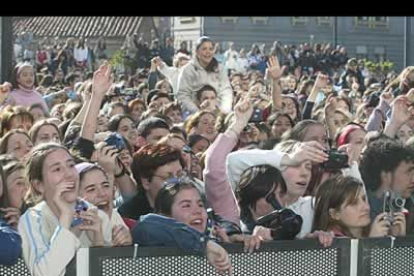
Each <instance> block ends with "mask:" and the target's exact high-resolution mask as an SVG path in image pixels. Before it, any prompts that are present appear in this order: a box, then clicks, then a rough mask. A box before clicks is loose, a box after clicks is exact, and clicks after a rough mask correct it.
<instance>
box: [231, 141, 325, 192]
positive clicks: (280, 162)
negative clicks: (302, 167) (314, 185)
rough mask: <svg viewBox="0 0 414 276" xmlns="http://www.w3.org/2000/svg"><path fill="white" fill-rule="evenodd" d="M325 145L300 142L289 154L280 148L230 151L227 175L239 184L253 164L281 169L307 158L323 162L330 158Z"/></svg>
mask: <svg viewBox="0 0 414 276" xmlns="http://www.w3.org/2000/svg"><path fill="white" fill-rule="evenodd" d="M324 149H325V148H324V146H323V145H321V144H320V143H318V142H316V141H310V142H305V143H300V146H299V147H297V148H296V150H295V151H294V152H293V153H291V154H287V153H284V152H281V151H279V150H274V149H273V150H260V149H253V150H242V151H237V152H233V153H230V154H229V155H228V157H227V163H226V167H227V175H228V177H229V180H230V182H231V184H232V186H233V189H235V187H236V186H237V183H238V182H239V180H240V176H241V175H242V173H243V172H244V171H245V170H246V169H248V168H250V167H253V166H259V165H269V166H272V167H275V168H277V169H279V170H284V169H286V167H288V166H297V165H298V164H300V163H302V162H303V161H305V160H311V161H313V162H316V163H322V162H324V161H327V160H328V155H327V154H326V153H325V152H324Z"/></svg>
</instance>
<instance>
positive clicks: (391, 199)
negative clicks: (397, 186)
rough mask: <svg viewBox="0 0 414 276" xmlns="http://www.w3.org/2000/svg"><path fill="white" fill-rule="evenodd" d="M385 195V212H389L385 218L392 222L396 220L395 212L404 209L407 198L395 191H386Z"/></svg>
mask: <svg viewBox="0 0 414 276" xmlns="http://www.w3.org/2000/svg"><path fill="white" fill-rule="evenodd" d="M383 197H384V201H383V212H384V213H387V215H386V217H385V219H386V220H388V221H389V222H390V223H391V224H392V223H393V222H394V213H399V212H402V211H403V209H404V205H405V199H403V198H402V197H400V196H398V195H397V194H396V193H395V192H393V191H385V192H384V196H383Z"/></svg>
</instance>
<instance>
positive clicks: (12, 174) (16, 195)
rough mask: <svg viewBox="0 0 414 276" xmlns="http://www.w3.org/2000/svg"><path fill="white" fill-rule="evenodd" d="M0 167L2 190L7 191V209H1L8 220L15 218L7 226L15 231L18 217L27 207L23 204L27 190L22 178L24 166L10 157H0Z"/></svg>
mask: <svg viewBox="0 0 414 276" xmlns="http://www.w3.org/2000/svg"><path fill="white" fill-rule="evenodd" d="M0 165H1V167H2V168H3V171H4V176H5V182H4V183H3V184H4V187H3V189H5V190H7V191H6V192H7V194H8V205H9V206H8V208H7V209H2V210H1V211H3V212H4V213H5V214H7V217H8V218H9V219H11V218H13V217H15V219H16V220H15V221H14V222H11V221H10V220H9V224H11V225H13V226H14V227H15V228H16V229H17V222H18V221H19V218H20V215H21V214H22V213H23V212H24V211H26V208H27V205H26V203H25V202H24V199H25V195H26V192H27V189H28V185H27V182H26V179H25V178H24V165H23V164H22V163H21V162H20V161H19V160H18V159H16V158H13V157H11V156H10V155H0Z"/></svg>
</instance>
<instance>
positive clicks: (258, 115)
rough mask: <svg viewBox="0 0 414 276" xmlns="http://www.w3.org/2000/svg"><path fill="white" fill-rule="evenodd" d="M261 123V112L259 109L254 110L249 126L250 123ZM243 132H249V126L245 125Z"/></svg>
mask: <svg viewBox="0 0 414 276" xmlns="http://www.w3.org/2000/svg"><path fill="white" fill-rule="evenodd" d="M260 122H263V111H262V110H260V109H259V108H255V109H254V111H253V113H252V116H251V117H250V119H249V124H250V123H260ZM243 131H245V132H250V131H251V127H250V125H247V126H246V127H245V128H244V130H243Z"/></svg>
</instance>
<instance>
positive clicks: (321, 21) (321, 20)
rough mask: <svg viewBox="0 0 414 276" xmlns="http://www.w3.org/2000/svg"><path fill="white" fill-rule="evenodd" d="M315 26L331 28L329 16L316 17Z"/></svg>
mask: <svg viewBox="0 0 414 276" xmlns="http://www.w3.org/2000/svg"><path fill="white" fill-rule="evenodd" d="M316 24H317V25H319V26H332V17H331V16H318V17H317V18H316Z"/></svg>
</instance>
